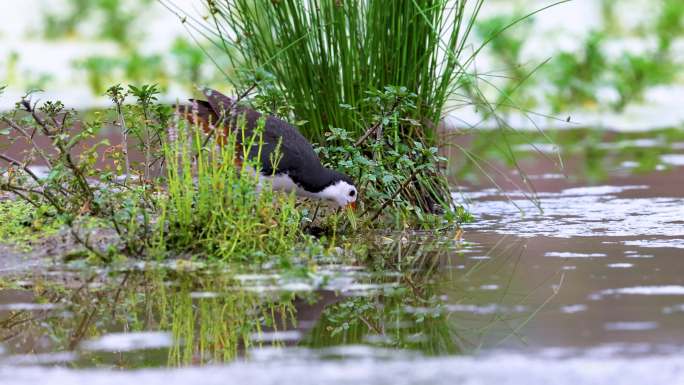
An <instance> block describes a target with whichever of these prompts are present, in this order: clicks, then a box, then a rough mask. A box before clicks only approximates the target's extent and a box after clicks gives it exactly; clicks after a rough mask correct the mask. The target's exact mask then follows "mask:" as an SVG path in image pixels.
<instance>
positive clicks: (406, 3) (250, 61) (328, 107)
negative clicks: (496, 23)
mask: <svg viewBox="0 0 684 385" xmlns="http://www.w3.org/2000/svg"><path fill="white" fill-rule="evenodd" d="M161 2H162V3H163V4H165V5H167V6H168V7H169V8H171V9H172V10H174V11H175V12H177V13H179V14H182V15H183V20H184V22H185V23H187V24H189V25H190V26H191V27H192V28H193V29H195V30H196V31H197V32H199V33H201V34H202V35H204V36H206V37H208V38H210V39H211V40H212V41H213V42H214V44H215V45H216V46H217V47H220V48H222V49H223V52H224V53H225V54H226V55H227V56H228V57H229V58H230V59H231V61H232V63H233V65H234V66H235V67H236V68H240V69H246V70H248V71H252V72H257V71H259V70H264V71H267V72H269V73H272V74H274V75H275V77H276V79H277V81H278V85H279V87H280V88H281V89H282V91H283V92H284V94H285V95H286V97H287V100H288V102H289V103H290V104H292V105H293V106H294V108H295V115H296V116H297V117H298V118H299V119H303V120H306V121H308V122H309V123H308V124H307V125H305V126H303V127H302V128H301V130H302V131H303V133H304V134H305V135H306V136H308V137H309V138H311V139H314V140H319V141H320V140H322V139H323V137H324V133H325V132H326V130H327V129H328V128H329V127H331V126H332V127H339V128H344V129H346V130H348V131H350V132H351V133H353V134H355V135H356V136H357V137H359V136H361V135H363V134H364V132H365V130H367V129H368V128H369V127H368V126H366V125H364V124H363V123H364V122H363V120H359V119H358V117H357V116H356V115H355V114H354V113H353V112H351V111H349V109H347V108H344V107H343V106H341V104H347V105H352V106H355V105H357V104H358V102H360V101H361V100H363V99H364V98H365V97H366V92H367V91H369V90H381V89H383V88H384V87H385V86H388V85H394V86H403V87H406V88H407V89H408V90H409V91H411V92H415V93H416V95H417V98H416V106H417V108H416V110H415V115H414V116H413V118H414V119H416V120H418V121H420V122H421V123H422V124H421V125H420V126H415V125H410V126H406V127H402V130H403V131H404V132H402V134H403V137H406V138H412V139H416V138H421V139H429V140H432V139H435V137H436V135H435V132H436V129H437V127H438V123H439V121H440V119H441V117H442V112H443V110H444V106H445V104H446V103H447V101H448V99H449V98H450V97H451V96H452V95H453V94H454V92H455V90H456V88H457V87H458V82H457V81H456V80H457V79H458V78H459V77H460V76H461V75H462V74H463V71H464V68H465V66H466V65H467V63H468V62H469V61H470V60H472V58H471V57H470V56H469V55H466V46H467V44H468V36H469V35H470V32H471V30H472V28H473V25H474V22H475V19H476V17H477V15H478V12H479V10H480V8H481V6H482V4H483V3H484V0H470V1H469V0H458V1H447V0H394V1H380V0H351V1H320V0H303V1H300V0H283V1H253V0H220V1H216V0H206V1H205V2H204V4H205V5H206V7H207V10H208V12H209V14H210V21H211V25H207V24H206V23H204V22H202V21H201V20H199V19H195V18H193V17H192V16H190V15H188V14H187V12H185V11H183V10H181V9H180V8H178V7H177V6H175V4H173V2H172V1H166V0H161Z"/></svg>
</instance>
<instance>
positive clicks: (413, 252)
mask: <svg viewBox="0 0 684 385" xmlns="http://www.w3.org/2000/svg"><path fill="white" fill-rule="evenodd" d="M370 244H371V246H369V248H368V251H367V255H368V257H367V260H366V261H363V262H364V263H365V264H366V266H367V268H366V269H358V268H353V267H351V266H350V267H344V266H329V268H330V271H331V272H333V273H331V272H321V276H325V277H326V278H325V279H319V277H313V278H311V277H308V278H301V277H299V278H298V277H294V278H292V279H284V278H283V277H282V276H280V275H278V274H275V273H272V272H261V273H256V272H252V273H251V274H244V273H243V274H237V275H235V274H231V273H228V272H226V271H225V270H220V271H216V270H213V269H188V268H185V269H184V268H176V269H170V268H160V267H156V268H147V269H139V268H136V269H127V270H124V271H119V272H112V271H109V272H107V271H94V272H90V273H83V272H77V271H69V270H64V271H53V272H44V273H42V274H38V273H36V274H34V275H33V276H31V277H22V282H23V283H22V287H15V288H12V289H5V290H2V291H0V298H1V299H0V302H7V303H6V304H5V305H0V306H4V308H0V309H2V310H0V338H1V339H2V341H3V344H4V345H5V346H6V347H7V349H8V353H9V354H11V355H12V356H11V357H15V358H16V357H17V356H16V355H17V354H29V353H31V354H39V353H62V352H76V353H77V356H75V357H73V356H72V357H69V361H71V365H73V366H76V367H87V366H102V365H105V366H115V367H122V368H135V367H145V366H161V365H171V366H181V365H189V364H208V363H220V362H228V361H232V360H234V359H236V358H237V357H240V356H245V357H246V358H249V357H250V355H251V353H250V352H252V351H253V349H254V348H263V347H266V346H269V347H276V348H278V347H284V346H291V345H298V346H300V347H306V348H311V349H314V350H312V351H313V352H315V351H320V352H321V353H322V354H327V353H324V352H325V350H322V348H332V347H338V346H347V345H368V346H372V347H376V348H391V349H402V350H404V349H410V350H415V351H418V352H420V353H422V354H426V355H447V354H449V355H451V354H463V353H471V352H473V351H475V350H477V349H479V348H481V347H482V346H485V345H486V344H488V343H495V342H497V341H500V340H502V339H505V338H508V337H509V336H511V335H515V334H517V333H518V331H519V330H518V329H519V328H518V327H517V326H515V325H514V324H515V323H516V322H517V323H521V324H524V323H526V322H527V321H528V320H529V318H530V314H532V313H533V312H534V311H535V306H538V305H533V306H528V305H527V304H525V303H524V302H525V297H526V295H525V293H518V294H516V295H513V296H510V295H509V291H510V290H511V289H512V286H511V282H510V274H512V273H513V272H514V271H515V261H514V259H515V258H516V255H520V252H519V251H517V250H516V249H519V247H517V246H516V242H512V243H509V242H503V241H502V242H500V243H499V244H496V245H494V247H493V248H491V249H489V250H485V249H484V248H483V247H482V246H481V245H461V244H459V243H458V242H456V241H454V240H453V239H440V238H434V237H430V236H427V235H424V234H404V235H402V236H401V237H398V239H390V238H387V237H384V236H383V237H378V239H377V240H376V242H370ZM518 246H519V245H518ZM516 252H517V254H516ZM481 253H484V254H487V255H488V256H489V257H490V258H488V259H470V258H469V255H471V254H472V256H476V255H479V254H481ZM511 253H513V254H511ZM511 262H514V263H511ZM274 279H275V281H274ZM274 282H278V285H279V286H280V287H281V288H290V290H288V289H281V290H273V287H274ZM316 282H318V283H316ZM312 287H313V288H314V289H315V290H291V288H312ZM523 290H524V289H523ZM516 337H517V336H516ZM343 355H344V354H343ZM11 357H10V358H11Z"/></svg>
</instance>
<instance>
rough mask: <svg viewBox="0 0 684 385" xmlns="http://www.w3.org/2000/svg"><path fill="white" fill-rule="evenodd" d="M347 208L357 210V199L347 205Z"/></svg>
mask: <svg viewBox="0 0 684 385" xmlns="http://www.w3.org/2000/svg"><path fill="white" fill-rule="evenodd" d="M345 209H347V210H348V209H352V210H356V201H354V202H351V203H349V204H347V206H345Z"/></svg>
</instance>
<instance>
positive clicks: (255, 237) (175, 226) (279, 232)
mask: <svg viewBox="0 0 684 385" xmlns="http://www.w3.org/2000/svg"><path fill="white" fill-rule="evenodd" d="M262 123H263V122H262ZM260 129H261V130H262V129H263V127H261V128H260ZM178 130H179V131H178V132H177V133H174V134H173V136H174V137H175V140H170V141H167V142H166V143H165V145H164V153H165V159H166V163H167V170H168V171H167V183H168V188H167V194H166V195H165V197H164V198H163V199H162V200H161V205H162V216H161V218H160V221H161V222H164V223H166V226H168V229H167V230H166V231H165V232H164V234H163V235H162V239H161V241H162V244H163V246H164V247H165V248H169V247H170V248H172V249H176V250H189V251H192V252H194V253H201V254H203V255H206V256H208V257H210V258H216V259H220V260H224V261H231V260H252V261H260V260H263V259H264V258H265V257H266V256H284V255H287V254H290V253H292V249H293V246H294V245H295V243H296V242H297V241H298V240H300V236H301V235H302V234H301V230H300V221H301V218H300V213H299V211H298V210H297V209H296V207H295V203H296V201H295V197H294V195H285V194H278V193H275V192H274V191H273V190H272V188H271V186H270V185H269V184H268V183H263V184H260V182H259V178H258V176H257V173H256V172H255V170H259V169H260V164H258V161H252V160H246V159H247V154H248V153H249V152H250V150H251V149H252V148H253V147H255V146H257V147H260V143H262V138H261V133H260V132H259V129H257V130H255V131H254V135H252V136H248V135H246V133H245V132H244V131H242V132H237V133H236V132H230V133H228V135H227V136H225V137H223V138H221V144H222V145H220V146H219V145H218V143H217V140H216V139H213V138H212V139H210V140H208V141H207V140H205V137H204V135H203V134H202V133H201V132H200V130H199V128H197V127H188V126H187V125H183V124H181V125H179V126H178ZM238 136H241V137H242V139H243V141H242V143H243V144H242V145H241V144H238ZM224 141H225V142H224ZM204 142H207V143H204ZM243 158H244V159H245V160H244V161H240V162H238V160H239V159H243ZM256 158H257V159H259V157H256ZM236 163H239V164H240V165H239V166H236Z"/></svg>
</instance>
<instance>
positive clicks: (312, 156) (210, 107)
mask: <svg viewBox="0 0 684 385" xmlns="http://www.w3.org/2000/svg"><path fill="white" fill-rule="evenodd" d="M203 92H204V95H205V96H206V98H207V100H206V101H205V100H195V99H191V100H190V101H191V102H192V107H191V109H192V110H190V109H186V112H185V114H186V117H187V118H188V119H189V120H191V122H192V123H195V124H200V125H201V126H202V128H203V129H204V131H205V132H207V133H212V132H213V133H215V134H218V135H225V134H224V132H225V130H228V129H235V127H236V126H237V122H241V123H243V124H244V130H245V137H247V138H249V137H251V136H252V134H253V130H254V128H255V127H257V125H258V124H259V120H260V119H261V118H262V114H261V113H259V112H257V111H254V110H252V109H249V108H246V107H241V106H237V105H235V101H234V100H233V99H231V98H229V97H227V96H226V95H223V94H222V93H220V92H218V91H215V90H212V89H208V88H205V89H204V90H203ZM190 111H192V112H190ZM263 129H264V132H263V144H262V145H261V156H260V161H261V170H260V179H261V180H268V181H271V183H272V184H273V189H274V190H280V191H285V192H291V191H294V192H295V193H296V194H297V195H299V196H303V197H308V198H315V199H321V200H325V201H329V202H332V203H334V204H336V205H338V206H339V207H345V208H346V207H351V208H355V207H356V200H357V198H358V191H357V189H356V186H354V182H353V181H352V180H351V178H349V177H348V176H347V175H345V174H343V173H340V172H337V171H335V170H331V169H329V168H326V167H324V166H323V165H322V164H321V160H320V159H319V158H318V155H317V154H316V152H314V149H313V147H312V146H311V143H309V141H308V140H306V138H304V136H302V134H301V133H299V131H298V130H297V128H296V127H294V126H293V125H291V124H289V123H287V122H285V121H284V120H281V119H278V118H277V117H274V116H270V115H269V116H265V121H264V127H263ZM237 137H238V144H240V143H239V140H240V138H242V135H238V136H237ZM276 149H277V151H278V152H279V160H278V162H276V164H275V169H274V167H273V158H272V155H273V153H274V152H275V151H276ZM258 154H259V148H258V147H257V146H255V147H254V148H252V149H250V152H249V155H248V156H249V158H250V159H252V158H253V157H256V156H258Z"/></svg>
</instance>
